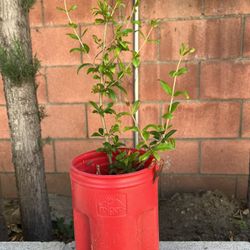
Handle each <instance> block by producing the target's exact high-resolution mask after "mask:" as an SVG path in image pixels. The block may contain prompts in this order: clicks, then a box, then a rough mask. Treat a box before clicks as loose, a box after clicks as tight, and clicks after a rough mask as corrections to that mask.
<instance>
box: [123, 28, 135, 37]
mask: <svg viewBox="0 0 250 250" xmlns="http://www.w3.org/2000/svg"><path fill="white" fill-rule="evenodd" d="M132 32H133V29H125V30H122V32H121V33H122V35H124V36H127V35H128V34H129V33H132Z"/></svg>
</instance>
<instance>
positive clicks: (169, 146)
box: [155, 142, 174, 151]
mask: <svg viewBox="0 0 250 250" xmlns="http://www.w3.org/2000/svg"><path fill="white" fill-rule="evenodd" d="M172 149H174V146H173V144H172V143H169V142H166V143H160V144H159V145H157V146H156V147H155V150H157V151H166V150H172Z"/></svg>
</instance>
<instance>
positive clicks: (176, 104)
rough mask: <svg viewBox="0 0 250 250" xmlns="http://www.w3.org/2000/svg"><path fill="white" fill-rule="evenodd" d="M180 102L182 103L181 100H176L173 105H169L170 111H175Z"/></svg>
mask: <svg viewBox="0 0 250 250" xmlns="http://www.w3.org/2000/svg"><path fill="white" fill-rule="evenodd" d="M179 104H180V102H174V103H173V104H172V105H171V107H169V108H170V110H169V112H170V113H173V112H174V111H175V110H176V109H177V107H178V105H179Z"/></svg>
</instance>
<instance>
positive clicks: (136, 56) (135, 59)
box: [132, 53, 140, 68]
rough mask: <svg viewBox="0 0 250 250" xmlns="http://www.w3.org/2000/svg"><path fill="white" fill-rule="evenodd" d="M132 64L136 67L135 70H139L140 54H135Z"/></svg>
mask: <svg viewBox="0 0 250 250" xmlns="http://www.w3.org/2000/svg"><path fill="white" fill-rule="evenodd" d="M132 63H133V65H134V67H135V68H138V67H139V66H140V56H139V54H137V53H135V55H134V57H133V60H132Z"/></svg>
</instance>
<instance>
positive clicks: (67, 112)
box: [42, 105, 86, 138]
mask: <svg viewBox="0 0 250 250" xmlns="http://www.w3.org/2000/svg"><path fill="white" fill-rule="evenodd" d="M45 112H46V114H47V115H48V116H47V117H46V118H45V119H43V120H42V134H43V137H44V138H45V137H52V138H75V137H78V138H81V137H85V136H86V131H85V108H84V107H83V106H75V105H72V106H70V105H63V106H59V105H55V106H46V109H45Z"/></svg>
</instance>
